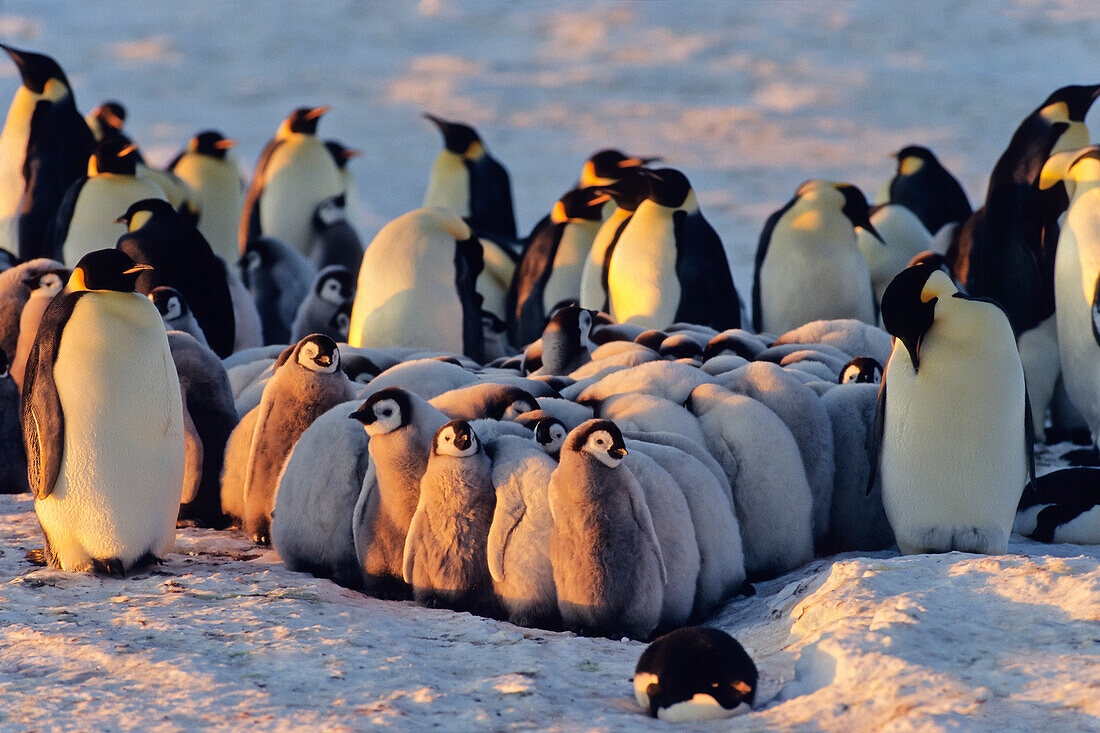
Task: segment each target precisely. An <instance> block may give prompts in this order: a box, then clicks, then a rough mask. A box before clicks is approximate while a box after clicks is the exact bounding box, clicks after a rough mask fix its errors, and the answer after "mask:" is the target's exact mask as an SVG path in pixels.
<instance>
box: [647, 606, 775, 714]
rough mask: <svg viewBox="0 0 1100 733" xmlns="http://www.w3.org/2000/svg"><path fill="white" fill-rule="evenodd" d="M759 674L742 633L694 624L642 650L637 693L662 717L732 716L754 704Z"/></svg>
mask: <svg viewBox="0 0 1100 733" xmlns="http://www.w3.org/2000/svg"><path fill="white" fill-rule="evenodd" d="M758 678H759V675H758V672H757V669H756V664H755V663H754V662H753V661H752V658H751V657H750V656H749V655H748V653H747V652H746V651H745V649H744V647H742V646H741V645H740V644H739V643H738V642H737V640H736V639H734V638H733V637H732V636H730V635H729V634H727V633H726V632H724V631H721V630H720V629H711V628H705V627H699V626H693V627H692V626H689V627H686V628H682V629H677V630H676V631H673V632H671V633H668V634H665V635H664V636H662V637H660V638H659V639H657V640H656V641H654V642H653V643H652V644H650V645H649V646H648V647H646V649H645V651H643V652H642V655H641V657H639V659H638V664H637V666H636V667H635V668H634V696H635V699H637V701H638V704H639V705H641V706H642V707H643V708H644V709H645V710H646V712H648V713H649V715H651V716H652V717H654V718H660V719H661V720H667V721H672V722H678V721H686V720H704V719H714V718H726V717H730V716H733V715H737V714H739V713H743V712H747V711H748V710H749V709H750V708H751V707H752V704H753V702H754V701H755V700H756V687H757V682H758ZM708 698H709V699H708Z"/></svg>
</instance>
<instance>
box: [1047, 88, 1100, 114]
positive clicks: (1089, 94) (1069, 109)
mask: <svg viewBox="0 0 1100 733" xmlns="http://www.w3.org/2000/svg"><path fill="white" fill-rule="evenodd" d="M1098 96H1100V84H1090V85H1087V86H1081V85H1077V84H1074V85H1071V86H1067V87H1062V88H1061V89H1058V90H1056V91H1054V92H1053V93H1052V94H1051V95H1050V96H1049V97H1047V98H1046V101H1045V102H1043V103H1042V104H1041V105H1039V109H1038V110H1037V111H1038V112H1042V111H1043V110H1045V109H1046V108H1047V107H1050V106H1051V105H1054V104H1064V105H1065V112H1066V116H1067V117H1068V118H1069V119H1070V120H1072V121H1073V122H1084V121H1085V115H1086V114H1088V111H1089V108H1090V107H1092V103H1093V102H1095V101H1096V98H1097V97H1098Z"/></svg>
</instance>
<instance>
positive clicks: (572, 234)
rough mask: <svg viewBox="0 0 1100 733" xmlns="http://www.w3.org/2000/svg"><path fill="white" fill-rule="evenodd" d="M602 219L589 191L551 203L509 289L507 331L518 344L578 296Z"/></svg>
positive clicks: (535, 335)
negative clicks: (541, 226)
mask: <svg viewBox="0 0 1100 733" xmlns="http://www.w3.org/2000/svg"><path fill="white" fill-rule="evenodd" d="M602 222H603V214H602V211H601V208H600V205H599V204H597V205H593V204H591V203H590V195H589V192H587V191H585V190H582V189H573V190H572V191H569V192H568V193H566V194H565V195H564V196H562V197H561V198H560V199H558V200H557V202H556V203H555V204H554V207H553V209H552V210H551V211H550V218H549V219H548V221H547V224H546V226H545V227H543V228H541V229H536V230H535V231H534V232H532V233H531V237H530V239H529V240H528V243H527V248H526V249H525V250H524V251H523V258H522V259H521V260H520V263H519V267H518V268H516V272H515V276H514V277H513V278H512V286H511V288H509V291H508V301H507V303H508V325H509V327H510V328H509V331H510V333H509V336H510V337H511V340H512V343H513V344H515V345H516V346H523V345H526V344H529V343H531V342H532V341H534V340H535V339H537V338H538V337H539V334H541V333H542V329H543V328H544V327H545V326H546V319H547V318H548V317H549V316H550V315H552V314H553V312H554V309H555V308H556V307H558V306H559V305H560V304H561V303H563V302H573V303H575V302H577V301H578V299H579V297H580V289H581V272H582V270H583V268H584V263H585V260H586V259H587V258H588V252H589V250H590V249H591V248H592V241H593V240H594V239H595V237H596V232H597V231H599V229H600V224H601V223H602Z"/></svg>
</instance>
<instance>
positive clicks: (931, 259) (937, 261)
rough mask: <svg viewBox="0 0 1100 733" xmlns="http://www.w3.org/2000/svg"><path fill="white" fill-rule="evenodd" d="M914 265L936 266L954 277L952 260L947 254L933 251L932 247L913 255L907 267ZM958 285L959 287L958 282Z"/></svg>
mask: <svg viewBox="0 0 1100 733" xmlns="http://www.w3.org/2000/svg"><path fill="white" fill-rule="evenodd" d="M913 265H932V266H933V267H935V268H938V269H940V270H943V272H944V274H945V275H947V276H948V277H951V278H953V277H954V275H953V274H952V273H951V261H950V260H948V259H947V255H942V254H940V253H939V252H933V251H932V250H930V249H926V250H924V251H923V252H918V253H917V254H915V255H913V259H911V260H909V264H907V265H906V267H912V266H913ZM956 287H958V285H957V284H956Z"/></svg>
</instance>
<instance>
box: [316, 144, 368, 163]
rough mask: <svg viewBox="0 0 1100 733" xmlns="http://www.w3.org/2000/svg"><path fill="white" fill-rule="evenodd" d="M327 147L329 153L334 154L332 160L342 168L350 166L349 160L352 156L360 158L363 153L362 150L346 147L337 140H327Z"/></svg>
mask: <svg viewBox="0 0 1100 733" xmlns="http://www.w3.org/2000/svg"><path fill="white" fill-rule="evenodd" d="M325 149H326V150H328V154H329V155H331V156H332V160H333V162H334V163H336V167H337V168H339V169H340V170H344V169H346V168H347V167H348V161H349V160H351V159H352V158H358V157H359V156H360V155H362V154H363V151H362V150H354V149H352V148H345V147H344V146H343V145H342V144H340V143H338V142H336V141H335V140H326V141H325Z"/></svg>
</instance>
